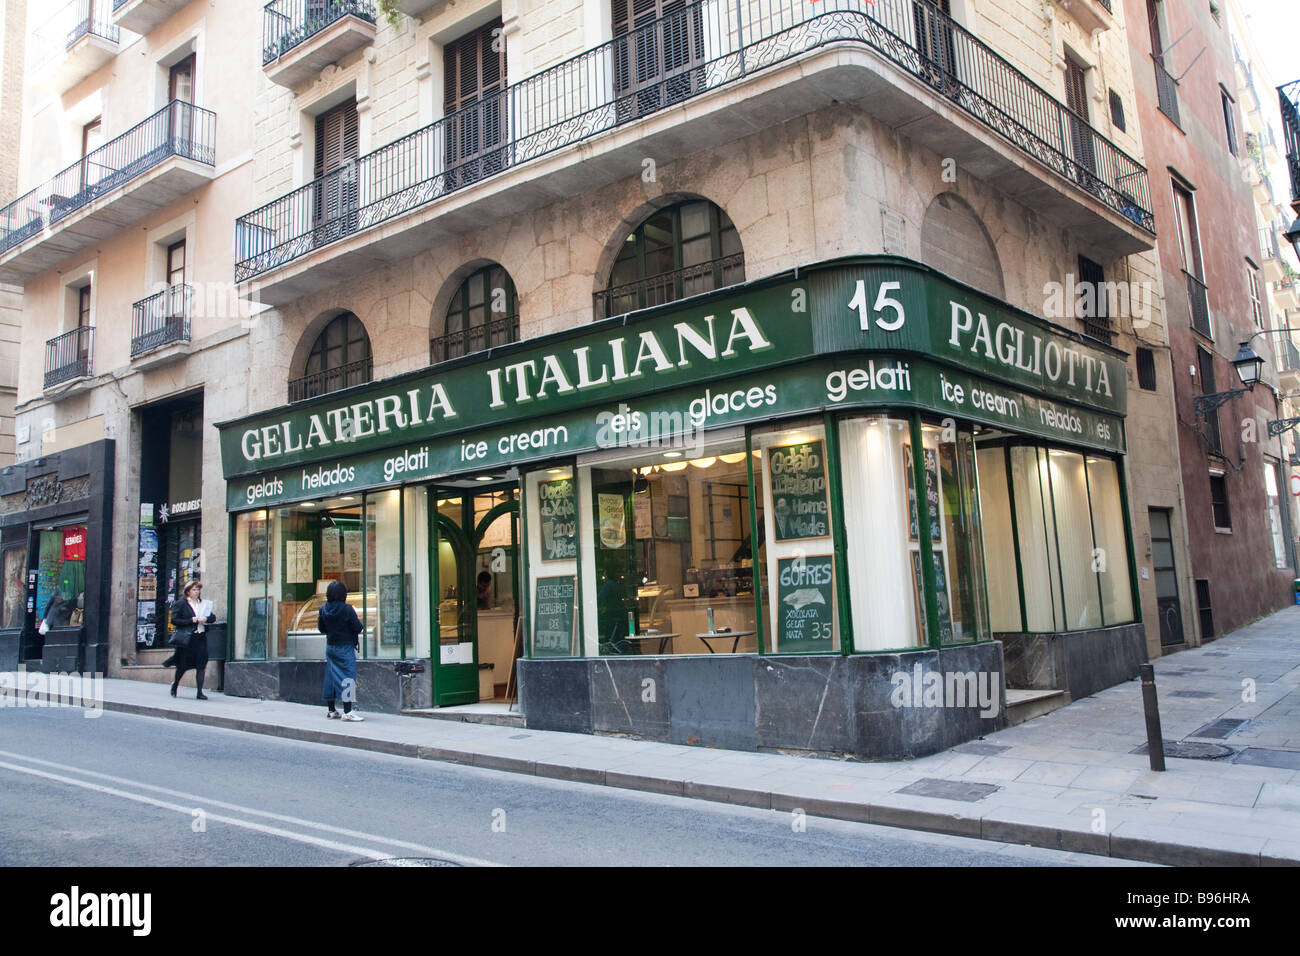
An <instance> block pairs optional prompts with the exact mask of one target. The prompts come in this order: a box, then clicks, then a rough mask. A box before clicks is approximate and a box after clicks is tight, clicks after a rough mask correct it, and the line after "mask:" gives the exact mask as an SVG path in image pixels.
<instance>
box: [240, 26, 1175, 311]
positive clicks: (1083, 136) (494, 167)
mask: <svg viewBox="0 0 1300 956" xmlns="http://www.w3.org/2000/svg"><path fill="white" fill-rule="evenodd" d="M683 37H689V38H690V39H689V40H687V41H683V40H682V38H683ZM918 37H919V39H918ZM935 37H941V38H943V40H942V43H939V42H938V41H936V40H935V39H934V38H935ZM669 50H672V51H674V52H673V53H672V55H671V56H670V55H668V53H667V51H669ZM944 50H946V51H947V53H944V52H943V51H944ZM646 51H665V55H664V56H663V57H660V56H657V55H656V56H654V57H649V58H648V57H647V55H646ZM932 53H934V54H935V56H938V57H940V58H941V60H942V62H941V61H940V59H935V56H932V55H931V54H932ZM746 85H748V86H749V89H748V90H747V91H741V90H740V89H739V88H740V87H742V86H746ZM837 102H850V103H854V104H856V105H858V106H859V107H860V108H861V109H863V110H864V111H866V112H868V113H870V114H872V115H874V116H876V117H878V118H879V119H881V120H882V121H884V122H886V123H888V124H889V125H891V126H893V127H895V128H905V129H906V134H907V136H908V137H909V138H910V139H911V140H912V141H913V142H915V143H917V144H918V145H921V146H924V147H926V148H929V149H931V150H933V151H935V152H936V153H937V154H938V155H941V156H944V157H951V158H953V159H954V160H955V161H956V162H957V163H958V164H959V166H960V167H961V168H963V169H965V170H966V171H968V172H969V173H971V174H972V175H975V176H979V177H981V178H983V179H986V180H988V181H990V182H993V183H995V184H996V185H997V187H998V188H999V189H1000V190H1001V191H1002V192H1003V193H1004V194H1005V195H1008V196H1010V197H1012V198H1015V199H1017V200H1019V201H1021V202H1023V203H1025V204H1026V205H1028V206H1030V207H1032V208H1034V209H1035V210H1037V211H1039V212H1040V213H1042V214H1043V215H1044V216H1046V217H1047V218H1049V219H1050V220H1051V221H1052V222H1053V223H1054V224H1055V225H1057V226H1059V227H1061V228H1063V229H1069V230H1072V231H1074V232H1076V233H1077V234H1078V235H1079V236H1080V237H1081V238H1083V239H1084V240H1085V241H1088V242H1091V243H1095V244H1097V245H1103V246H1106V247H1108V248H1110V249H1111V250H1113V251H1114V253H1115V254H1116V255H1125V254H1129V253H1132V252H1137V251H1140V250H1145V249H1150V248H1152V246H1153V245H1154V241H1153V236H1154V229H1155V225H1154V220H1153V218H1152V215H1151V212H1150V208H1151V202H1150V196H1149V186H1148V180H1147V172H1146V169H1145V168H1144V167H1142V166H1141V165H1140V164H1139V163H1137V162H1136V161H1135V160H1133V159H1132V158H1131V157H1129V156H1128V155H1127V154H1125V153H1123V152H1122V151H1121V150H1119V149H1118V148H1117V147H1116V146H1115V145H1114V144H1113V143H1111V142H1110V141H1109V140H1108V139H1106V138H1105V137H1103V136H1102V135H1101V134H1100V133H1098V132H1097V131H1096V130H1095V129H1093V128H1092V127H1091V126H1090V125H1089V124H1088V123H1087V122H1086V121H1084V120H1083V119H1082V118H1081V117H1078V116H1076V115H1075V114H1073V113H1071V112H1070V111H1069V110H1068V109H1066V107H1065V106H1064V105H1063V104H1062V103H1061V102H1060V101H1058V100H1056V99H1055V98H1053V97H1052V96H1051V95H1050V94H1048V93H1047V92H1046V91H1044V90H1043V89H1041V88H1040V87H1038V86H1036V85H1034V83H1033V82H1032V81H1030V80H1029V79H1028V78H1027V77H1025V76H1024V75H1023V74H1022V73H1020V72H1019V71H1017V70H1016V69H1015V68H1014V67H1012V66H1011V65H1010V64H1009V63H1007V62H1006V61H1005V60H1003V59H1002V58H1001V57H1000V56H998V55H997V54H996V53H995V52H994V51H993V50H992V49H991V48H989V47H988V46H986V45H984V44H983V43H981V42H980V41H979V40H977V39H975V37H974V36H972V35H971V34H969V33H967V32H966V31H965V30H963V29H962V28H961V27H960V26H958V25H957V24H956V23H954V22H953V21H952V20H951V19H949V18H948V17H946V16H944V15H943V14H941V13H939V12H938V10H937V9H936V8H934V7H932V6H930V5H928V4H915V5H914V4H913V3H912V2H911V0H876V2H874V3H871V2H868V0H818V2H816V3H814V2H813V0H745V2H744V3H742V4H739V5H737V4H733V3H731V2H729V0H703V2H701V3H697V4H692V5H690V6H689V7H687V8H685V9H683V10H678V11H676V12H674V13H672V14H670V15H668V16H665V17H663V18H661V19H659V20H655V21H651V22H649V23H647V24H644V25H643V26H640V27H638V28H637V29H636V30H634V31H632V32H631V33H628V34H625V35H623V36H620V37H617V38H615V39H614V40H611V41H609V42H608V43H604V44H602V45H600V46H598V47H595V48H593V49H591V50H588V51H586V52H585V53H582V54H579V55H578V56H576V57H574V58H572V59H570V60H567V61H565V62H563V63H560V64H557V65H556V66H553V67H551V68H549V69H547V70H544V71H542V72H541V73H537V74H535V75H533V76H530V77H528V78H526V79H523V80H520V81H518V82H516V83H513V84H511V85H510V86H508V87H506V88H505V89H504V90H503V91H502V92H501V93H499V94H496V95H493V96H492V97H490V98H488V99H486V100H483V101H481V102H479V103H476V104H473V105H471V106H468V107H466V108H465V109H463V110H461V111H459V112H458V113H454V114H452V115H449V116H446V117H444V118H443V119H441V120H438V121H437V122H435V123H433V124H431V125H429V126H426V127H424V128H423V129H421V130H418V131H416V132H414V133H412V134H410V135H408V136H406V137H404V138H403V139H400V140H398V141H396V142H394V143H391V144H389V145H387V146H384V147H382V148H380V149H378V150H375V151H374V152H372V153H369V154H367V155H365V156H362V157H360V158H359V159H358V160H356V161H354V162H352V163H350V164H348V165H347V166H345V167H344V168H342V169H340V170H336V171H334V172H332V173H329V174H327V175H326V176H324V177H321V178H319V179H317V180H315V181H313V182H311V183H308V184H306V185H304V186H302V187H300V188H298V189H296V190H294V191H293V192H291V193H288V194H287V195H284V196H281V197H280V198H278V199H276V200H274V201H272V202H270V203H268V204H267V205H265V206H263V207H262V208H260V209H257V210H255V211H253V212H251V213H248V214H247V215H245V216H242V217H240V219H238V220H237V222H236V227H235V228H236V235H235V243H236V256H237V259H238V261H237V264H236V268H235V276H236V281H238V282H248V281H249V280H252V279H259V282H258V286H257V292H258V294H259V295H260V297H261V301H263V302H266V303H268V304H271V305H279V304H283V303H285V302H288V301H291V300H292V299H293V298H295V297H297V296H299V295H302V294H303V293H305V292H307V291H309V290H312V289H316V288H319V287H320V285H321V283H322V282H326V283H332V282H341V281H346V280H349V279H352V278H355V277H357V276H360V275H362V274H365V273H366V272H368V271H369V270H371V269H373V268H374V266H375V264H376V263H377V262H391V261H396V260H399V259H402V258H406V257H409V256H410V255H412V254H413V253H414V252H415V251H417V250H419V249H421V248H427V247H428V246H429V245H430V244H431V243H433V242H437V241H439V240H442V239H445V238H448V237H449V236H454V235H461V234H464V233H467V232H469V231H472V230H473V229H476V228H479V227H480V226H481V224H482V223H483V222H484V221H489V220H491V219H497V218H500V217H502V216H509V215H513V214H517V213H519V212H521V211H526V210H528V209H533V208H537V207H539V206H542V205H545V204H546V203H549V202H553V201H555V200H556V199H557V198H560V197H564V196H572V195H579V194H582V193H584V192H588V191H590V190H592V189H595V188H598V187H599V186H601V185H604V184H606V183H608V182H612V181H615V180H617V179H621V178H624V177H627V176H631V175H639V174H640V172H641V162H642V158H643V157H645V156H648V155H656V153H658V152H662V153H664V154H665V155H673V156H681V155H683V154H684V153H685V152H687V151H694V150H699V149H705V148H709V147H713V146H718V145H721V144H723V143H726V142H729V141H732V140H734V139H736V138H737V137H740V136H744V135H748V134H750V133H753V132H755V131H757V130H761V129H765V128H769V127H772V126H775V125H778V124H780V123H782V122H784V121H786V120H789V119H792V118H795V117H798V116H801V115H804V114H807V113H809V112H811V111H814V110H817V109H821V108H823V107H826V106H829V105H831V104H833V103H837ZM525 166H526V168H522V169H521V168H520V167H525ZM381 224H382V225H383V226H384V228H383V229H382V230H375V234H374V235H370V236H363V237H358V236H357V235H356V234H358V233H363V232H366V231H367V230H373V229H374V227H377V226H380V225H381ZM299 260H301V262H300V261H299ZM291 264H293V265H292V268H286V267H287V266H290V265H291Z"/></svg>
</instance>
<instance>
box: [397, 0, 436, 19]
mask: <svg viewBox="0 0 1300 956" xmlns="http://www.w3.org/2000/svg"><path fill="white" fill-rule="evenodd" d="M444 2H445V0H397V8H398V9H399V10H401V11H402V12H403V13H405V14H406V15H407V16H408V17H418V16H419V15H420V14H422V13H424V12H426V11H428V10H432V9H433V8H434V7H436V6H437V5H438V4H440V3H444Z"/></svg>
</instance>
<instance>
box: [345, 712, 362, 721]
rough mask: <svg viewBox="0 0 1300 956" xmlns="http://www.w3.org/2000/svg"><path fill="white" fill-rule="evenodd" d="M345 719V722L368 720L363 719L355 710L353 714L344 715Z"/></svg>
mask: <svg viewBox="0 0 1300 956" xmlns="http://www.w3.org/2000/svg"><path fill="white" fill-rule="evenodd" d="M343 719H344V720H352V721H357V720H365V719H366V718H364V717H362V716H361V715H360V714H358V713H357V712H356V711H355V710H354V711H352V712H351V713H347V714H344V715H343Z"/></svg>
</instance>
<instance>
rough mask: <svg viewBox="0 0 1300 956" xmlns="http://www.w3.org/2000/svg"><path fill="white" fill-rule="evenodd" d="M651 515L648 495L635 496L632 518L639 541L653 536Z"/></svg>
mask: <svg viewBox="0 0 1300 956" xmlns="http://www.w3.org/2000/svg"><path fill="white" fill-rule="evenodd" d="M651 514H652V512H651V509H650V496H649V495H647V494H640V495H634V496H633V498H632V516H633V524H634V526H635V528H636V537H637V540H638V541H641V540H644V539H645V538H649V537H650V536H651V530H652V522H651V520H650V518H651ZM666 527H667V525H666V523H665V528H666Z"/></svg>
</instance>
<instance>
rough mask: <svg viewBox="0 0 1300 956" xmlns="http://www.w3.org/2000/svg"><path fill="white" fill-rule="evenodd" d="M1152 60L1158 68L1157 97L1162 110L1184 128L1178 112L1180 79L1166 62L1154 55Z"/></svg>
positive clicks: (1176, 124) (1178, 125)
mask: <svg viewBox="0 0 1300 956" xmlns="http://www.w3.org/2000/svg"><path fill="white" fill-rule="evenodd" d="M1151 62H1152V63H1153V64H1154V65H1155V68H1156V99H1157V105H1158V106H1159V107H1160V112H1162V113H1164V114H1165V115H1166V116H1168V117H1169V118H1170V119H1171V120H1173V121H1174V125H1175V126H1177V127H1178V128H1179V129H1182V127H1183V124H1182V120H1181V119H1180V118H1179V114H1178V81H1177V80H1175V79H1174V77H1173V74H1172V73H1170V72H1169V71H1168V70H1166V69H1165V65H1164V63H1162V62H1161V61H1160V60H1158V59H1156V58H1155V57H1154V56H1153V57H1152V58H1151Z"/></svg>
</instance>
